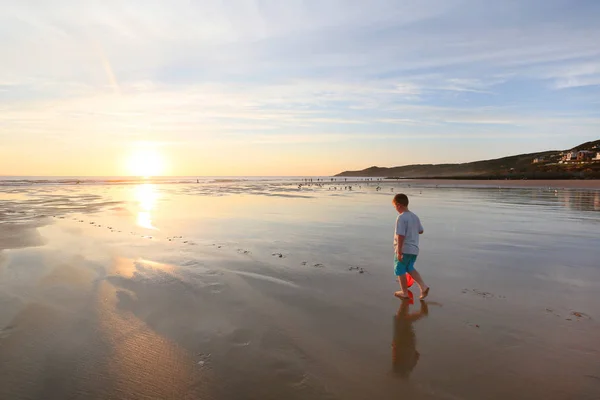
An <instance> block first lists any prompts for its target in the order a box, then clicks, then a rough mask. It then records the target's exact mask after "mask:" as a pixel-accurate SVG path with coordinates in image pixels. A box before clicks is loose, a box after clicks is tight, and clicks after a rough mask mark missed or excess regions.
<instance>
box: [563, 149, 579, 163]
mask: <svg viewBox="0 0 600 400" xmlns="http://www.w3.org/2000/svg"><path fill="white" fill-rule="evenodd" d="M575 160H577V152H576V151H569V152H567V153H566V154H565V156H564V157H563V161H575Z"/></svg>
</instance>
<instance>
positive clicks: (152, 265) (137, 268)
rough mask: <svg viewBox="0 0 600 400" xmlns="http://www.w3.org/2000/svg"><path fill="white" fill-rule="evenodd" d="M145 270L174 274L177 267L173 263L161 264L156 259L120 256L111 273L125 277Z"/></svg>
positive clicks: (130, 276)
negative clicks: (132, 258)
mask: <svg viewBox="0 0 600 400" xmlns="http://www.w3.org/2000/svg"><path fill="white" fill-rule="evenodd" d="M144 270H154V271H162V272H166V273H169V274H173V272H174V271H175V268H174V267H173V266H172V265H168V264H161V263H157V262H154V261H149V260H144V259H138V260H131V259H129V258H122V257H118V258H117V259H116V260H115V261H114V264H113V265H112V267H111V270H110V274H116V275H119V276H122V277H124V278H132V277H133V276H134V274H135V273H136V272H140V273H142V272H143V271H144Z"/></svg>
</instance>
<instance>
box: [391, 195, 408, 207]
mask: <svg viewBox="0 0 600 400" xmlns="http://www.w3.org/2000/svg"><path fill="white" fill-rule="evenodd" d="M392 203H394V204H400V205H401V206H404V207H408V196H407V195H405V194H404V193H398V194H397V195H395V196H394V200H392Z"/></svg>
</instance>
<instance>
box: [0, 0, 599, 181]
mask: <svg viewBox="0 0 600 400" xmlns="http://www.w3.org/2000/svg"><path fill="white" fill-rule="evenodd" d="M0 7H1V8H2V13H1V14H0V50H1V54H2V63H0V174H10V175H24V174H32V175H40V174H51V175H52V174H54V175H79V174H80V175H86V174H87V175H120V174H123V173H126V171H124V170H123V167H122V166H123V165H124V161H123V160H126V159H127V158H128V157H129V158H130V157H131V153H132V152H133V151H137V150H135V149H136V148H139V147H140V146H141V147H144V146H145V147H152V149H154V150H153V151H155V152H157V153H159V154H160V155H161V157H162V158H163V161H164V162H165V165H166V167H165V170H164V173H168V174H175V175H188V174H191V175H201V174H205V175H248V174H250V175H252V174H256V175H265V174H273V175H281V174H291V175H302V174H333V173H337V172H340V171H341V170H346V169H361V168H366V167H369V166H371V165H379V166H396V165H404V164H410V163H438V162H462V161H472V160H477V159H485V158H493V157H500V156H504V155H509V154H518V153H522V152H533V151H538V150H540V151H541V150H547V149H563V148H569V147H571V146H574V145H577V144H579V143H581V142H584V141H588V140H595V139H598V138H600V129H599V128H600V41H599V39H598V38H600V24H598V21H599V20H600V2H599V1H562V0H561V1H558V0H545V1H537V0H534V1H497V2H493V1H469V0H464V1H459V0H420V1H405V0H398V1H392V0H381V1H380V0H375V1H369V2H365V1H351V0H348V1H336V0H329V1H309V0H305V1H295V0H287V1H266V0H262V1H256V0H246V1H244V0H241V1H233V0H229V1H227V0H222V1H194V0H186V1H179V0H175V1H141V0H132V1H127V2H124V1H110V0H108V1H98V2H93V1H86V2H82V1H74V0H55V1H52V2H48V1H18V2H14V1H7V0H0Z"/></svg>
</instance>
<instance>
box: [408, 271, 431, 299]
mask: <svg viewBox="0 0 600 400" xmlns="http://www.w3.org/2000/svg"><path fill="white" fill-rule="evenodd" d="M409 274H410V276H412V277H413V279H414V280H415V282H417V285H419V289H421V294H422V293H424V292H425V291H426V290H427V289H429V286H427V285H426V284H425V282H423V278H421V274H419V271H417V270H416V269H413V270H412V271H410V272H409ZM405 278H406V277H405Z"/></svg>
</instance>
